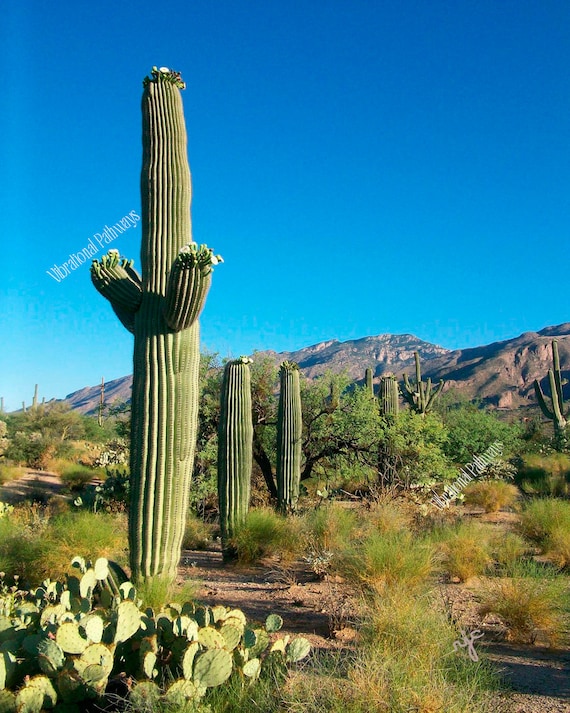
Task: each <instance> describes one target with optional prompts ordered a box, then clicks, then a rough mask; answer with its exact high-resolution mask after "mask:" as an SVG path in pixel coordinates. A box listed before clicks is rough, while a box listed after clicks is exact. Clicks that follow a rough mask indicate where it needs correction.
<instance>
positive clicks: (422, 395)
mask: <svg viewBox="0 0 570 713" xmlns="http://www.w3.org/2000/svg"><path fill="white" fill-rule="evenodd" d="M414 359H415V362H416V381H415V383H411V382H410V380H409V379H408V376H407V374H404V388H403V389H402V396H403V397H404V399H405V400H406V401H407V402H408V403H409V404H410V406H411V407H412V409H413V410H414V411H416V413H419V414H421V415H422V416H425V415H426V413H428V412H429V411H431V409H432V407H433V404H434V402H435V400H436V399H437V397H438V396H439V395H440V394H441V391H442V389H443V385H444V383H445V382H444V381H443V379H440V380H439V384H438V385H437V387H436V389H435V391H432V383H431V379H429V378H428V380H427V381H426V382H423V381H422V372H421V370H420V355H419V353H418V352H414Z"/></svg>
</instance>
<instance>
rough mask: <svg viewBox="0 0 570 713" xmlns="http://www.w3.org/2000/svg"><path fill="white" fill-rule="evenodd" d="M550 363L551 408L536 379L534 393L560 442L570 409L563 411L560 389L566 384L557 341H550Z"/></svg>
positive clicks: (562, 396) (562, 397) (562, 395)
mask: <svg viewBox="0 0 570 713" xmlns="http://www.w3.org/2000/svg"><path fill="white" fill-rule="evenodd" d="M552 362H553V364H552V365H553V368H552V369H549V370H548V381H549V384H550V401H551V404H552V408H549V407H548V404H547V403H546V396H545V395H544V391H543V390H542V387H541V386H540V384H539V382H538V381H537V380H536V379H535V381H534V391H535V393H536V398H537V399H538V403H539V406H540V408H541V410H542V413H543V414H544V415H545V416H546V418H549V419H550V420H551V421H552V423H553V425H554V435H555V437H556V439H557V440H560V439H562V438H563V437H564V436H565V434H566V426H567V424H568V420H567V419H568V417H569V416H570V407H568V408H567V409H566V412H565V411H564V394H563V392H562V387H563V386H564V384H565V383H566V382H565V381H564V380H563V379H562V371H561V370H560V357H559V356H558V341H557V340H556V339H553V340H552Z"/></svg>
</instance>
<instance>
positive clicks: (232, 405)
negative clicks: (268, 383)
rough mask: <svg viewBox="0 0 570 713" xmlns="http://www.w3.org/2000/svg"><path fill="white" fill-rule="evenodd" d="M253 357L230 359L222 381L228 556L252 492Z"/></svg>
mask: <svg viewBox="0 0 570 713" xmlns="http://www.w3.org/2000/svg"><path fill="white" fill-rule="evenodd" d="M251 361H252V360H251V359H249V358H248V357H243V356H242V357H240V358H239V359H236V360H235V361H230V362H228V363H227V364H226V366H225V369H224V378H223V381H222V395H221V400H220V406H221V409H220V423H219V428H218V500H219V507H220V527H221V530H222V551H223V553H224V558H225V559H229V558H231V557H233V555H234V553H233V551H232V549H231V545H230V540H231V538H232V537H233V535H234V534H235V532H236V530H237V528H239V526H240V525H242V524H243V522H244V521H245V516H246V515H247V511H248V508H249V497H250V493H251V466H252V459H253V452H252V451H253V418H252V409H251V374H250V369H249V365H250V363H251Z"/></svg>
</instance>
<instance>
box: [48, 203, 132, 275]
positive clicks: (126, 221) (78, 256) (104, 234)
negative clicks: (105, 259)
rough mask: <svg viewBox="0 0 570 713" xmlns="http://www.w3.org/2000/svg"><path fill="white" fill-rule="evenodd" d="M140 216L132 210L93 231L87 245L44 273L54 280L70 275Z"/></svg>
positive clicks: (130, 226)
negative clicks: (101, 228)
mask: <svg viewBox="0 0 570 713" xmlns="http://www.w3.org/2000/svg"><path fill="white" fill-rule="evenodd" d="M139 220H140V216H139V215H138V214H137V213H136V211H134V210H132V211H131V212H130V213H129V214H128V215H125V217H124V218H121V220H119V221H118V222H116V223H115V225H113V226H111V227H109V226H108V225H106V226H105V227H104V229H103V230H102V231H101V232H100V233H95V234H94V235H93V237H92V238H89V242H88V243H87V245H86V246H85V247H84V248H83V249H82V250H80V251H79V252H77V253H71V255H70V256H69V260H66V261H65V262H63V263H62V264H61V265H57V264H54V266H53V267H50V269H49V270H46V275H49V276H50V277H52V278H53V279H54V280H55V281H56V282H61V281H62V280H65V278H66V277H67V276H68V275H71V272H72V271H73V270H77V268H78V267H79V266H80V265H83V263H84V262H87V260H89V258H92V257H93V255H96V254H97V253H98V252H99V250H100V249H101V248H102V247H103V246H104V245H109V243H112V242H113V240H115V239H116V238H118V237H119V235H121V233H124V232H125V230H128V229H129V228H134V227H135V226H136V224H137V223H138V222H139Z"/></svg>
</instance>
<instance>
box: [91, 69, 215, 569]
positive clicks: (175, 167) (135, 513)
mask: <svg viewBox="0 0 570 713" xmlns="http://www.w3.org/2000/svg"><path fill="white" fill-rule="evenodd" d="M143 84H144V91H143V100H142V115H143V166H142V171H141V203H142V217H141V226H142V242H141V264H142V275H139V274H138V273H137V271H136V270H135V269H134V268H133V263H132V261H131V260H127V259H125V258H121V257H120V255H119V253H118V251H117V250H110V251H109V252H108V254H107V255H104V256H103V257H102V258H101V259H99V260H94V261H93V264H92V266H91V278H92V281H93V284H94V285H95V287H96V289H97V290H98V291H99V292H100V293H101V294H102V295H103V296H104V297H105V298H107V299H108V300H109V301H110V303H111V306H112V308H113V310H114V312H115V314H116V315H117V317H118V318H119V320H120V321H121V323H122V324H123V325H124V326H125V328H126V329H128V330H129V331H131V332H132V333H133V334H134V359H133V362H134V363H133V396H132V427H131V453H130V469H131V481H132V484H131V502H130V511H129V551H130V564H131V571H132V573H133V577H134V579H135V580H136V581H139V580H146V579H153V578H160V579H163V580H167V581H170V580H172V579H173V578H174V577H175V575H176V571H177V566H178V562H179V559H180V550H181V546H182V539H183V536H184V528H185V523H186V513H187V511H188V503H189V497H190V485H191V477H192V467H193V461H194V451H195V444H196V436H197V426H198V423H197V420H198V396H199V383H198V379H199V372H198V369H199V361H200V350H199V323H198V318H199V316H200V313H201V311H202V309H203V307H204V303H205V300H206V296H207V294H208V290H209V288H210V281H211V275H212V269H213V266H214V265H216V264H217V263H218V262H220V261H221V258H220V256H218V255H214V253H213V251H212V250H211V249H210V248H208V247H207V246H206V245H200V246H198V245H197V244H196V243H195V242H193V240H192V231H191V221H190V202H191V180H190V168H189V165H188V156H187V145H186V144H187V141H186V127H185V123H184V112H183V107H182V99H181V96H180V89H182V88H184V83H183V81H182V79H181V77H180V74H179V73H178V72H174V71H172V70H169V69H168V68H166V67H161V68H160V69H159V68H157V67H153V69H152V72H151V76H150V77H147V78H146V79H145V81H144V82H143Z"/></svg>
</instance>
